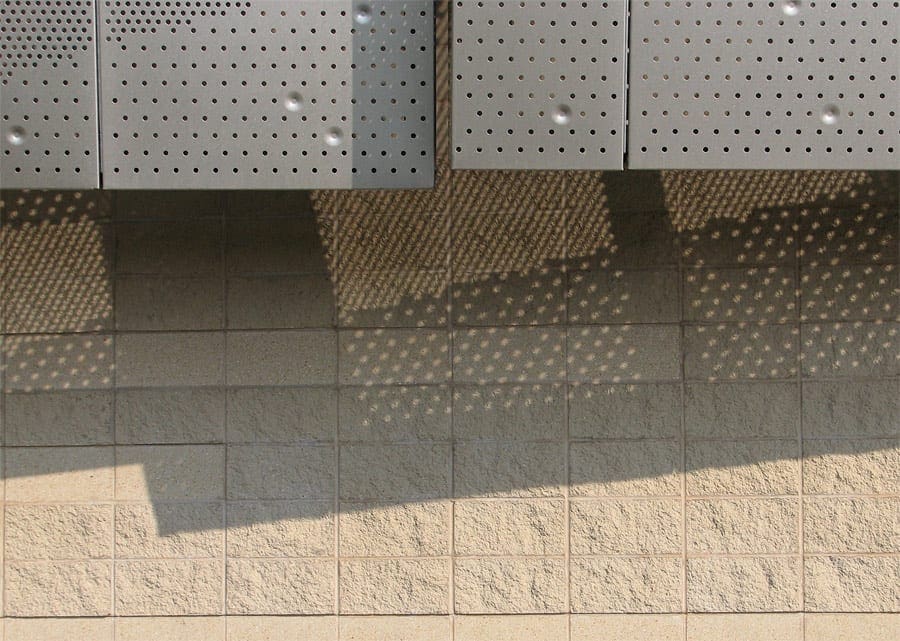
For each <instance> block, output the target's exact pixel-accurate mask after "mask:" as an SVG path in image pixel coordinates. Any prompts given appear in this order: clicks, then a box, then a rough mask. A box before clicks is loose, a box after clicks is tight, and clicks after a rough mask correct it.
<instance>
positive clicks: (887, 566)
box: [804, 555, 900, 612]
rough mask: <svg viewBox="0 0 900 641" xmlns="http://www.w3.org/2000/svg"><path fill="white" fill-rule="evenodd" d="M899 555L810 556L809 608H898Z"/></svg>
mask: <svg viewBox="0 0 900 641" xmlns="http://www.w3.org/2000/svg"><path fill="white" fill-rule="evenodd" d="M897 577H900V556H898V555H892V556H837V555H835V556H807V557H806V559H805V562H804V580H805V596H806V603H805V606H806V610H807V611H808V612H838V611H843V612H897V611H898V604H900V581H898V580H897Z"/></svg>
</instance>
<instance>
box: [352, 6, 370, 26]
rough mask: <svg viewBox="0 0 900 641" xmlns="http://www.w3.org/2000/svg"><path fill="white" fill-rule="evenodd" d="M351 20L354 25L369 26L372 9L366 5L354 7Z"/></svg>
mask: <svg viewBox="0 0 900 641" xmlns="http://www.w3.org/2000/svg"><path fill="white" fill-rule="evenodd" d="M353 20H354V21H355V22H356V24H369V23H370V22H372V7H370V6H369V5H367V4H359V5H356V10H355V11H354V12H353Z"/></svg>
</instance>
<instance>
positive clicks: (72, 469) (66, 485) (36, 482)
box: [5, 447, 115, 503]
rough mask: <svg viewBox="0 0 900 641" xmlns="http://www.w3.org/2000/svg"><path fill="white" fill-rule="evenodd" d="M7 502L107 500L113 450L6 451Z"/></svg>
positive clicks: (111, 491) (109, 492)
mask: <svg viewBox="0 0 900 641" xmlns="http://www.w3.org/2000/svg"><path fill="white" fill-rule="evenodd" d="M5 454H6V500H7V501H21V502H36V503H52V502H66V501H110V500H112V498H113V492H114V481H113V477H114V468H115V457H114V453H113V448H112V447H28V448H11V447H7V448H5Z"/></svg>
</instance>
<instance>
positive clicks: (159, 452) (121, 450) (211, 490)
mask: <svg viewBox="0 0 900 641" xmlns="http://www.w3.org/2000/svg"><path fill="white" fill-rule="evenodd" d="M116 464H117V466H116V498H117V499H118V500H120V501H148V502H156V501H166V500H185V501H204V500H214V499H222V498H224V495H225V447H224V446H222V445H128V446H125V445H122V446H119V447H117V448H116Z"/></svg>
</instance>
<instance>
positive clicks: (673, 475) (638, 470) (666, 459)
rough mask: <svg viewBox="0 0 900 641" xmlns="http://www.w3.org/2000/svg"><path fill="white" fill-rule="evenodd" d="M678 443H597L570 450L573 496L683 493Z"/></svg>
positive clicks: (570, 488)
mask: <svg viewBox="0 0 900 641" xmlns="http://www.w3.org/2000/svg"><path fill="white" fill-rule="evenodd" d="M680 468H681V445H680V443H679V442H678V441H596V442H591V443H572V444H571V445H570V447H569V493H570V494H571V495H572V496H677V495H679V494H681V480H680Z"/></svg>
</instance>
